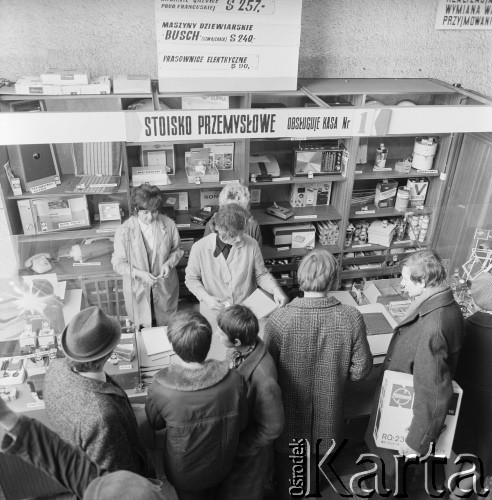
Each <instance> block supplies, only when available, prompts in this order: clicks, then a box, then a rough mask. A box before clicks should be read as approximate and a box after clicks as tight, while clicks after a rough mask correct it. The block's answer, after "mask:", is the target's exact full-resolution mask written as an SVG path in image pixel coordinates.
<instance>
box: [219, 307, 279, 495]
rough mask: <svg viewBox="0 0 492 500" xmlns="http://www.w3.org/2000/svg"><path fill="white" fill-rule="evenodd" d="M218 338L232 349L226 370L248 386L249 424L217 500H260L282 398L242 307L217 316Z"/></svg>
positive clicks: (252, 319)
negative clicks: (232, 369) (239, 377)
mask: <svg viewBox="0 0 492 500" xmlns="http://www.w3.org/2000/svg"><path fill="white" fill-rule="evenodd" d="M217 322H218V329H217V335H218V336H219V339H220V341H221V342H222V344H224V346H225V347H227V348H230V349H231V351H230V357H229V359H230V364H229V366H230V368H234V369H236V370H237V371H238V372H239V373H240V374H241V375H242V376H243V377H244V379H245V380H246V383H247V385H248V396H247V398H248V410H249V412H248V415H249V420H248V425H247V427H246V429H245V430H244V431H243V432H242V433H241V436H240V440H239V446H238V449H237V453H236V456H235V458H234V464H233V467H232V471H231V473H230V474H229V475H228V476H227V478H226V479H225V480H224V481H223V483H222V484H221V486H220V488H219V493H218V496H217V498H218V499H219V500H240V499H241V500H242V499H244V500H261V499H262V498H263V494H264V487H265V479H266V473H267V471H268V456H269V451H270V449H271V444H272V443H273V441H274V440H275V439H276V438H277V437H278V436H279V435H280V434H281V432H282V430H283V428H284V408H283V405H282V394H281V392H280V387H279V386H278V384H277V369H276V368H275V363H274V362H273V359H272V357H271V356H270V354H269V353H268V352H267V350H266V348H265V344H264V343H263V341H262V340H261V339H260V338H259V336H258V331H259V327H258V320H257V319H256V316H255V315H254V314H253V312H252V311H251V310H250V309H248V308H247V307H245V306H242V305H233V306H231V307H228V308H227V309H224V310H223V311H221V312H220V314H219V316H218V318H217Z"/></svg>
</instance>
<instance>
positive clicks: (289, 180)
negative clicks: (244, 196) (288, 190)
mask: <svg viewBox="0 0 492 500" xmlns="http://www.w3.org/2000/svg"><path fill="white" fill-rule="evenodd" d="M250 177H251V176H250ZM278 179H279V180H275V177H273V178H272V180H271V181H256V182H250V184H249V186H250V188H255V187H270V186H275V185H277V184H313V183H322V182H340V181H345V180H347V179H346V177H345V176H343V175H341V174H336V175H315V176H314V177H313V178H312V179H308V177H307V176H306V177H304V176H303V177H295V176H293V175H291V170H287V169H285V170H284V169H281V170H280V176H279V177H278Z"/></svg>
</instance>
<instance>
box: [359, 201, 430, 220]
mask: <svg viewBox="0 0 492 500" xmlns="http://www.w3.org/2000/svg"><path fill="white" fill-rule="evenodd" d="M362 206H365V207H367V211H366V210H361V207H360V206H357V207H354V206H352V207H351V208H350V215H349V219H375V218H383V219H388V218H390V217H402V216H404V215H405V213H407V212H413V213H415V214H417V215H431V214H432V213H433V211H434V210H433V209H432V208H427V207H424V209H423V210H420V209H419V210H418V209H417V207H408V208H406V209H405V210H404V211H403V212H400V211H399V210H395V208H394V207H390V208H376V206H375V205H373V204H367V205H362ZM356 212H359V213H356Z"/></svg>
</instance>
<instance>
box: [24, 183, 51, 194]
mask: <svg viewBox="0 0 492 500" xmlns="http://www.w3.org/2000/svg"><path fill="white" fill-rule="evenodd" d="M53 188H56V183H54V182H46V183H45V184H40V185H39V186H33V187H32V188H31V189H29V191H31V193H32V194H36V193H40V192H41V191H47V190H48V189H53Z"/></svg>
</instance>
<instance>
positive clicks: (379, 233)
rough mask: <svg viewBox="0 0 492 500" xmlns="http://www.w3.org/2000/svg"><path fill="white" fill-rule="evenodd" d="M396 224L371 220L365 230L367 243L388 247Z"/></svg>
mask: <svg viewBox="0 0 492 500" xmlns="http://www.w3.org/2000/svg"><path fill="white" fill-rule="evenodd" d="M395 229H396V225H395V224H391V223H390V222H387V221H382V220H375V221H373V222H371V225H370V226H369V229H368V231H367V241H368V243H371V244H374V245H382V246H384V247H389V246H390V245H391V242H392V241H393V236H394V234H395Z"/></svg>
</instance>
